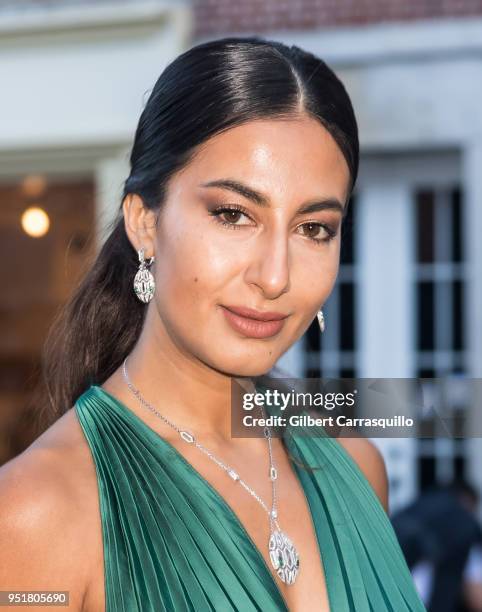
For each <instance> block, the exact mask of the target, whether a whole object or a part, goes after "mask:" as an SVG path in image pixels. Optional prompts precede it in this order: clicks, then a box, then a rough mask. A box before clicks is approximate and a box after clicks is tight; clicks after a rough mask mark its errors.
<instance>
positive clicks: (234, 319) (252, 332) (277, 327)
mask: <svg viewBox="0 0 482 612" xmlns="http://www.w3.org/2000/svg"><path fill="white" fill-rule="evenodd" d="M222 310H223V313H224V316H225V318H226V320H227V322H228V323H229V324H230V325H231V327H232V328H233V329H234V330H235V331H237V332H239V333H241V334H243V336H246V337H248V338H270V337H271V336H275V335H276V334H278V333H279V332H280V331H281V329H282V328H283V326H284V324H285V319H286V317H287V315H282V317H283V318H279V317H280V313H262V314H263V316H267V315H269V316H272V315H273V314H275V315H276V316H277V317H278V319H268V320H260V319H254V318H251V317H246V316H242V315H240V314H238V313H237V312H234V311H233V310H231V307H229V308H227V307H226V306H222ZM236 310H240V309H238V308H237V309H236ZM243 310H244V311H245V312H246V310H248V311H249V309H243ZM251 312H253V311H251ZM255 312H256V311H255ZM256 314H257V316H259V315H260V313H259V312H257V313H256Z"/></svg>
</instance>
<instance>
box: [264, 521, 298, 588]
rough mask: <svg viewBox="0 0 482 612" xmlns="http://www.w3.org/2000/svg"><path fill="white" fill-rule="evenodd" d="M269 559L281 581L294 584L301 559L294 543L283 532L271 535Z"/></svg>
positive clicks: (277, 531)
mask: <svg viewBox="0 0 482 612" xmlns="http://www.w3.org/2000/svg"><path fill="white" fill-rule="evenodd" d="M269 557H270V560H271V565H272V566H273V568H274V569H275V570H276V573H277V574H278V576H279V577H280V579H281V580H282V581H283V582H285V583H286V584H293V582H294V581H295V580H296V576H297V575H298V572H299V569H300V559H299V556H298V551H297V550H296V548H295V546H294V544H293V542H292V541H291V540H290V539H289V537H288V536H287V535H286V534H285V533H283V532H282V531H279V530H276V531H273V532H272V533H271V536H270V538H269Z"/></svg>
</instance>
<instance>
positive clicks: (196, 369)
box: [120, 317, 255, 442]
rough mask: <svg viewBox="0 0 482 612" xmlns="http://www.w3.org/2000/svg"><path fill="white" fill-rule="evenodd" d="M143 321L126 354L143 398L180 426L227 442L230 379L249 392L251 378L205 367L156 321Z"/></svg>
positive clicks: (229, 424)
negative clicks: (139, 331)
mask: <svg viewBox="0 0 482 612" xmlns="http://www.w3.org/2000/svg"><path fill="white" fill-rule="evenodd" d="M146 318H147V317H146ZM156 320H158V318H157V319H156ZM145 323H146V324H145V325H144V329H143V332H142V333H141V336H140V338H139V340H138V342H137V344H136V346H135V348H134V349H133V351H132V352H131V353H130V354H129V356H128V358H127V362H126V369H127V374H128V377H129V380H130V382H131V383H132V384H133V386H134V387H135V388H136V389H137V390H138V391H139V393H140V394H141V396H142V397H143V399H145V400H146V401H147V402H148V403H149V404H150V405H151V406H153V407H154V408H155V409H156V410H157V411H158V412H160V413H161V414H162V415H163V416H165V417H166V418H167V419H169V420H170V421H171V422H173V423H174V424H175V425H177V426H178V427H179V428H180V429H186V430H188V431H190V432H192V433H193V434H194V435H196V436H200V437H201V436H202V437H203V438H204V439H206V438H215V439H218V440H219V441H220V442H227V441H228V440H229V441H230V442H232V437H231V427H232V423H231V390H232V381H233V380H235V381H236V382H238V383H239V384H240V385H241V386H242V387H243V389H244V390H245V391H249V392H253V391H255V387H254V384H253V382H252V380H251V379H250V378H245V377H242V378H233V377H232V376H230V375H228V374H226V373H224V372H220V371H218V370H215V369H213V368H211V367H209V366H208V365H206V364H204V363H202V362H200V361H199V360H197V359H195V358H193V357H192V356H191V355H187V354H186V353H185V352H183V351H182V350H181V349H180V348H179V347H177V346H175V345H174V343H173V342H172V341H171V339H170V337H169V336H168V334H167V332H166V330H165V328H164V326H162V325H161V324H160V322H159V323H157V324H156V323H153V322H152V321H151V322H149V321H147V320H146V322H145ZM146 329H148V330H149V333H146V332H145V330H146ZM122 370H123V368H122V367H121V371H120V376H121V377H122V379H123V380H124V376H123V372H122ZM123 384H124V386H126V385H125V382H123ZM126 388H127V386H126ZM129 393H130V391H129Z"/></svg>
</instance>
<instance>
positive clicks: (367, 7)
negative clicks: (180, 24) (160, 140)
mask: <svg viewBox="0 0 482 612" xmlns="http://www.w3.org/2000/svg"><path fill="white" fill-rule="evenodd" d="M192 6H193V9H194V15H195V37H196V38H201V37H210V36H212V37H215V36H216V35H222V34H223V33H225V32H251V33H255V32H263V31H267V30H277V29H280V30H286V29H288V30H289V29H291V30H292V29H311V28H316V27H336V26H348V25H363V24H369V23H377V22H383V21H385V22H387V21H413V20H419V19H432V18H437V17H441V18H444V17H467V16H471V15H482V0H193V2H192Z"/></svg>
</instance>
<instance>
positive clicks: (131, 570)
mask: <svg viewBox="0 0 482 612" xmlns="http://www.w3.org/2000/svg"><path fill="white" fill-rule="evenodd" d="M75 410H76V414H77V416H78V419H79V422H80V425H81V427H82V430H83V432H84V435H85V438H86V440H87V443H88V445H89V447H90V450H91V452H92V457H93V460H94V464H95V470H96V476H97V482H98V492H99V505H100V514H101V517H100V518H101V525H102V539H103V550H104V585H105V601H106V608H105V609H106V612H162V611H168V612H184V611H196V612H204V611H210V610H214V611H216V612H229V611H231V610H236V611H238V610H239V611H241V612H254V611H262V612H280V611H281V612H286V611H287V610H289V608H288V606H287V603H286V600H285V599H284V597H283V595H282V593H281V590H280V589H279V587H278V585H277V583H276V580H275V577H274V575H273V574H272V573H271V570H270V568H269V567H268V565H267V563H266V561H265V559H264V557H263V555H262V554H261V552H260V550H259V549H258V548H257V546H256V544H255V543H254V541H253V540H252V538H251V537H250V535H249V534H248V532H247V531H246V529H245V528H244V526H243V524H242V523H241V521H240V520H239V518H238V517H237V515H236V514H235V512H234V510H233V509H232V507H231V506H230V505H229V504H228V502H227V501H225V500H224V498H223V497H222V496H221V494H220V493H218V492H217V491H216V489H215V488H214V487H213V486H212V485H211V484H210V483H209V482H208V481H207V480H206V479H205V478H204V477H203V476H202V475H201V474H200V473H199V472H198V471H197V470H196V469H195V468H194V466H192V465H191V464H190V463H189V462H188V461H187V460H186V459H185V458H184V457H183V455H182V454H181V453H180V452H179V451H178V450H177V449H176V448H175V447H174V446H173V445H172V444H170V443H169V442H168V441H167V440H165V439H164V438H162V437H161V436H160V435H159V434H158V433H156V432H155V430H154V429H152V428H151V427H149V426H148V425H147V424H146V423H145V422H144V421H143V420H142V419H141V418H140V417H139V416H137V415H136V414H135V413H134V412H133V411H132V410H130V409H129V408H128V407H127V406H126V405H125V404H123V403H122V402H120V400H118V399H117V398H115V397H114V396H113V395H111V394H110V393H108V392H107V391H106V390H105V389H103V388H102V387H100V386H98V385H91V386H90V387H89V388H88V389H87V390H86V391H85V392H84V393H83V394H82V395H80V396H79V397H78V399H77V401H76V403H75ZM295 429H297V430H298V427H296V428H295ZM323 432H324V430H323V428H321V427H320V436H319V437H318V436H303V435H299V434H298V435H296V434H295V435H291V436H288V437H287V438H286V442H287V445H288V448H289V450H290V452H291V454H292V455H293V456H294V457H295V458H297V459H299V460H300V461H302V462H306V463H308V465H310V466H320V469H315V470H312V471H308V470H305V469H304V468H303V467H299V466H298V465H297V463H296V462H293V467H294V472H295V474H296V475H297V476H298V478H299V481H300V483H301V485H302V488H303V491H304V493H305V495H306V499H307V501H308V505H309V508H310V512H311V516H312V519H313V524H314V526H315V532H316V537H317V540H318V549H319V552H320V556H321V562H322V564H323V568H324V571H325V577H326V584H327V591H328V598H329V602H330V609H331V612H386V611H387V612H388V611H390V612H405V611H407V612H419V611H420V612H425V610H426V608H425V607H424V605H423V603H422V601H421V599H420V597H419V595H418V594H417V591H416V589H415V585H414V582H413V580H412V577H411V574H410V571H409V569H408V566H407V564H406V561H405V558H404V557H403V553H402V551H401V548H400V546H399V543H398V540H397V538H396V535H395V532H394V530H393V528H392V525H391V523H390V520H389V518H388V516H387V514H386V512H385V510H384V508H383V506H382V505H381V503H380V500H379V498H378V497H377V495H376V493H375V492H374V490H373V489H372V487H371V485H370V484H369V482H368V480H367V479H366V478H365V476H364V474H363V472H362V471H361V470H360V468H359V467H358V465H357V464H356V462H355V461H354V460H353V459H352V458H351V456H350V455H349V453H348V452H347V451H346V450H345V449H344V448H343V447H342V446H341V444H340V443H339V442H338V441H336V440H335V439H333V438H332V437H330V436H329V435H328V434H327V433H326V432H324V433H323ZM286 531H287V533H288V534H289V529H287V528H286ZM273 571H274V570H273ZM300 571H303V560H302V559H301V560H300Z"/></svg>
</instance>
